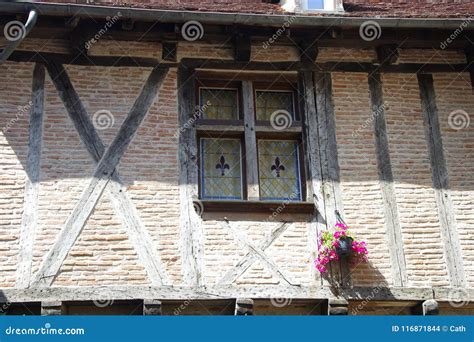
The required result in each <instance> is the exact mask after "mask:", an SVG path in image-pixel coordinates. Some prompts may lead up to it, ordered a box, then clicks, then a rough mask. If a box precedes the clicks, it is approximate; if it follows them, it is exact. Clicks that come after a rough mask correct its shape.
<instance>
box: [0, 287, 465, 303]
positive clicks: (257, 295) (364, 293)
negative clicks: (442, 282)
mask: <svg viewBox="0 0 474 342" xmlns="http://www.w3.org/2000/svg"><path fill="white" fill-rule="evenodd" d="M374 289H375V288H374V287H353V288H346V289H344V288H342V289H340V292H339V294H338V295H335V294H334V289H333V288H332V287H329V286H325V287H322V286H282V285H268V286H267V285H251V286H236V285H228V286H207V287H206V286H202V287H199V288H195V287H194V288H193V287H189V286H80V287H72V286H71V287H56V286H54V287H49V288H28V289H17V288H4V289H2V292H0V302H2V301H3V302H7V301H10V302H12V303H16V302H37V301H91V300H101V299H103V298H114V300H142V299H143V298H159V299H160V300H182V299H183V298H186V299H188V300H206V299H229V298H253V299H268V298H293V299H298V298H300V299H328V298H331V299H338V298H339V299H341V298H344V299H346V300H349V299H353V300H364V299H366V298H370V299H371V300H373V301H377V300H386V301H397V300H411V301H423V300H427V299H433V289H432V288H410V287H403V288H400V287H390V288H389V287H384V288H380V287H377V291H374ZM448 290H449V289H446V291H445V292H447V291H448ZM440 296H441V293H440ZM447 296H448V293H444V296H443V297H442V298H439V299H438V300H439V301H446V300H448V297H447ZM463 299H464V300H470V301H474V289H471V291H470V292H469V293H468V294H466V295H465V296H464V297H463Z"/></svg>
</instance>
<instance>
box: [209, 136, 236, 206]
mask: <svg viewBox="0 0 474 342" xmlns="http://www.w3.org/2000/svg"><path fill="white" fill-rule="evenodd" d="M200 171H201V198H202V199H223V200H226V199H227V200H228V199H242V166H241V148H240V140H239V139H214V138H206V139H201V170H200Z"/></svg>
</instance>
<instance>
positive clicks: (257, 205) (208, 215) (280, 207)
mask: <svg viewBox="0 0 474 342" xmlns="http://www.w3.org/2000/svg"><path fill="white" fill-rule="evenodd" d="M194 206H195V207H196V208H199V210H201V212H202V215H201V216H202V218H203V219H204V220H206V219H231V220H233V219H235V220H243V221H245V220H257V221H258V220H266V219H268V218H269V216H272V217H273V218H272V219H275V221H279V220H285V221H286V220H288V221H299V220H303V219H306V218H309V217H310V216H311V215H313V214H314V211H315V207H314V203H310V202H302V201H298V202H296V201H292V202H288V201H245V200H228V201H226V200H223V201H218V200H195V201H194ZM227 214H229V215H227ZM234 214H242V215H244V216H243V217H240V216H239V215H237V216H236V215H234Z"/></svg>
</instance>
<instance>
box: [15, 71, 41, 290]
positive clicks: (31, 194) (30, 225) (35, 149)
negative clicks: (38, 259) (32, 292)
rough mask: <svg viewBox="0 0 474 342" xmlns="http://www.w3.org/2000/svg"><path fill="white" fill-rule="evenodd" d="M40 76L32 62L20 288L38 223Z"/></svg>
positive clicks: (27, 273)
mask: <svg viewBox="0 0 474 342" xmlns="http://www.w3.org/2000/svg"><path fill="white" fill-rule="evenodd" d="M44 80H45V69H44V66H43V65H42V64H36V65H35V68H34V70H33V85H32V95H31V109H30V126H29V142H28V155H27V158H26V176H27V178H26V182H25V197H24V201H23V215H22V218H21V226H20V247H19V251H18V268H17V273H16V286H17V287H20V288H22V287H28V286H29V285H30V279H31V264H32V261H33V244H34V241H35V234H36V228H37V224H38V213H37V209H38V192H39V179H40V162H41V148H42V141H43V112H44Z"/></svg>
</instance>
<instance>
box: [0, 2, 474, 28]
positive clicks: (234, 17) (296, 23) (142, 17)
mask: <svg viewBox="0 0 474 342" xmlns="http://www.w3.org/2000/svg"><path fill="white" fill-rule="evenodd" d="M32 9H35V10H37V11H38V13H39V15H40V16H41V15H47V16H59V17H80V18H106V17H109V16H114V15H117V14H118V12H120V14H121V17H123V18H127V19H132V20H136V21H145V22H157V21H158V22H163V23H184V22H187V21H190V20H196V21H199V22H200V23H203V24H215V25H253V26H266V27H281V26H283V25H288V23H289V22H290V23H291V26H292V27H340V28H357V27H360V25H362V24H363V23H364V22H366V21H368V20H375V21H376V22H377V23H378V24H379V25H380V26H382V27H384V28H404V29H407V28H420V29H453V30H455V29H458V28H460V27H461V25H462V26H463V29H464V30H474V25H472V23H471V21H474V20H473V18H472V17H471V18H423V19H419V18H376V17H347V16H311V15H306V16H305V15H292V14H287V15H275V14H246V13H222V12H198V11H172V10H160V9H141V8H128V7H112V6H96V5H80V4H55V3H28V2H6V3H0V12H2V13H4V14H9V13H10V14H19V13H25V14H26V13H28V12H29V11H30V10H32ZM466 22H467V24H466Z"/></svg>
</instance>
